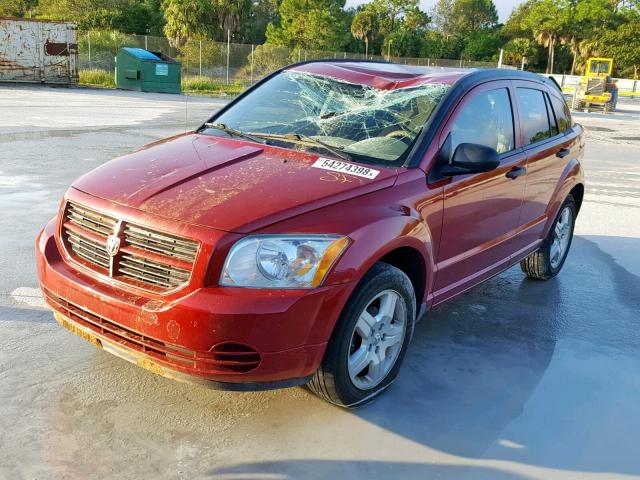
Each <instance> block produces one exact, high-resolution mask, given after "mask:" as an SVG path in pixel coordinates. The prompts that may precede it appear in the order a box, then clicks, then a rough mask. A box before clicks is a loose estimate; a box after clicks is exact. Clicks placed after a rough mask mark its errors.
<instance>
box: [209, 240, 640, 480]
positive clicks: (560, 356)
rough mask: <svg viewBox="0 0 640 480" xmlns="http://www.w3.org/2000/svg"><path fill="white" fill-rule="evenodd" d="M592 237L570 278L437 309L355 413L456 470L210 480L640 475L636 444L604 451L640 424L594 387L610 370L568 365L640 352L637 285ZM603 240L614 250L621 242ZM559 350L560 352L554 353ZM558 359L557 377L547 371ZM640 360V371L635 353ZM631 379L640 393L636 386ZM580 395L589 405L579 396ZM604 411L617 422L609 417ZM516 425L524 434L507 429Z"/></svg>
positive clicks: (263, 470) (327, 467)
mask: <svg viewBox="0 0 640 480" xmlns="http://www.w3.org/2000/svg"><path fill="white" fill-rule="evenodd" d="M591 240H598V238H595V237H592V238H591ZM591 240H587V239H586V238H583V237H575V239H574V244H573V247H572V249H573V250H572V252H571V254H570V256H569V258H568V260H567V263H566V265H565V267H564V270H563V272H562V274H561V275H560V276H559V277H557V278H556V279H553V280H551V281H548V282H540V281H535V280H529V279H526V278H524V276H523V274H522V273H521V272H520V269H519V267H514V268H512V269H510V270H509V271H507V272H505V273H503V274H501V275H500V276H498V277H496V278H494V279H492V280H490V281H488V282H486V283H484V284H483V285H481V286H479V287H477V288H475V289H473V290H471V291H470V292H468V293H466V294H464V295H462V296H461V297H459V298H458V299H456V300H454V301H452V302H449V303H447V304H444V305H442V306H440V307H437V308H435V309H434V310H432V311H430V312H429V313H428V314H427V316H426V318H425V320H423V321H422V322H421V323H420V324H419V325H418V326H417V328H416V333H415V336H414V339H413V343H412V345H411V348H410V350H409V353H408V355H407V358H406V359H405V364H404V366H403V369H402V371H401V374H400V376H399V378H398V380H397V381H396V382H395V384H394V385H392V387H391V388H390V389H389V390H388V391H387V392H385V394H384V395H382V396H380V397H379V398H378V399H376V401H375V402H373V403H371V404H370V405H368V406H366V407H363V408H361V409H359V410H354V411H353V412H352V414H353V415H356V416H358V417H360V418H361V419H364V420H366V421H368V422H371V423H373V424H375V425H377V426H379V427H382V428H384V429H386V430H388V431H390V432H393V433H395V434H398V435H401V436H403V437H405V438H407V439H409V440H412V441H414V442H419V443H420V444H422V445H424V446H426V447H428V448H430V449H434V450H438V451H439V452H442V453H444V454H445V455H453V456H455V457H458V459H459V460H462V462H461V463H460V464H458V465H446V463H448V462H446V461H445V462H443V463H445V465H442V464H429V463H424V464H421V463H401V462H398V463H395V462H391V463H388V462H366V461H365V462H360V461H343V460H335V461H323V460H322V461H319V460H313V459H309V460H304V459H298V460H292V461H282V462H263V463H247V464H242V465H237V466H235V467H231V468H226V469H217V470H216V469H214V470H211V471H210V472H209V475H211V476H212V477H214V478H218V477H220V478H234V479H235V478H252V479H254V478H256V479H262V478H349V477H356V476H357V477H361V476H369V473H372V472H375V475H371V476H373V477H376V478H460V475H463V473H464V472H465V471H466V470H468V468H469V465H468V461H471V462H474V461H476V460H479V459H482V460H480V461H477V462H475V465H474V466H473V469H474V471H473V475H471V476H469V475H467V474H464V478H474V479H476V478H483V479H484V478H486V479H492V480H497V479H516V478H518V479H519V478H530V477H528V476H527V477H521V476H520V475H518V474H516V473H512V472H509V471H506V470H504V469H499V470H494V469H493V468H491V467H490V465H487V462H501V461H505V462H511V463H513V462H515V464H518V463H520V464H525V465H530V466H532V467H533V468H534V469H537V468H542V469H552V470H551V471H555V473H556V474H558V473H559V476H558V477H557V478H567V477H565V476H563V472H564V473H566V474H567V475H568V474H571V475H572V476H571V478H576V476H579V475H580V472H592V473H601V474H603V475H604V476H603V478H607V474H614V473H615V474H622V475H638V474H640V461H638V459H637V456H636V455H634V454H633V451H632V450H633V448H632V447H628V446H627V447H622V451H614V450H615V449H612V448H611V444H609V445H602V443H603V442H604V443H606V442H609V441H610V440H612V441H614V442H616V441H620V442H621V443H625V442H627V441H631V440H632V437H631V438H627V439H624V436H625V435H627V434H629V433H631V432H632V428H630V426H629V425H628V424H626V422H628V421H627V420H625V419H627V418H633V417H638V416H640V408H638V407H634V406H633V405H634V404H635V402H634V401H633V400H631V404H630V405H629V404H624V405H623V406H622V407H620V408H618V407H617V406H616V403H618V402H619V399H618V398H613V397H615V395H617V393H614V390H615V387H613V388H612V393H611V395H612V398H610V399H608V398H607V396H606V392H604V398H603V399H600V395H601V392H597V391H594V390H593V389H596V388H598V381H599V378H600V377H601V376H602V375H600V374H601V373H603V374H604V375H607V373H606V369H607V368H608V366H604V367H603V369H604V370H605V372H595V373H594V376H595V378H596V380H595V381H593V378H587V379H585V378H582V376H584V375H587V376H588V375H589V372H586V373H584V372H580V371H577V368H576V367H575V365H574V364H573V362H574V359H573V357H572V356H571V355H573V353H571V355H570V356H569V357H570V359H569V360H566V357H567V353H566V352H567V351H568V352H573V350H572V349H573V348H574V347H575V348H576V349H577V351H578V352H579V353H578V354H577V355H583V353H580V346H583V345H590V347H589V349H591V348H593V349H594V350H602V351H603V352H604V354H603V357H602V358H604V359H606V358H608V357H609V356H611V355H614V356H615V355H617V354H618V352H623V353H625V354H627V353H629V352H632V353H633V352H637V351H638V349H639V348H640V337H639V336H638V333H637V332H638V330H639V329H638V328H637V326H638V317H637V315H638V311H639V308H638V307H639V306H640V305H639V302H640V278H638V277H636V276H635V275H633V274H631V273H629V272H628V271H627V270H625V269H624V268H622V267H621V266H619V265H618V264H616V263H615V262H614V261H613V259H612V258H611V257H610V256H609V255H607V254H605V253H603V252H602V251H601V250H600V249H599V248H598V246H597V245H596V243H594V242H593V241H591ZM607 241H609V242H613V243H614V244H615V242H616V237H609V238H608V239H607ZM620 242H621V243H624V244H625V248H629V244H630V243H634V246H635V251H638V249H639V248H640V239H628V238H627V239H620ZM614 246H615V245H614ZM632 251H633V249H632ZM558 342H561V344H562V349H561V350H559V351H558V352H556V349H557V348H558ZM609 349H611V350H609ZM588 351H590V350H588ZM612 352H613V353H612ZM585 355H587V357H588V356H589V355H591V353H586V354H585ZM554 358H555V360H554V361H555V365H554V367H553V369H552V370H553V373H549V374H547V370H548V369H549V368H550V366H549V365H550V362H551V361H552V359H554ZM588 360H589V358H586V359H584V361H585V362H587V361H588ZM580 361H582V360H581V359H580ZM594 362H595V363H596V365H597V364H598V363H602V360H601V359H600V358H595V360H594ZM632 362H637V357H636V356H634V357H632ZM612 364H613V365H615V362H612ZM565 370H567V371H568V372H571V371H572V370H573V373H574V374H575V375H576V377H577V378H572V377H571V376H569V375H566V372H565ZM630 370H631V371H632V372H633V371H634V370H633V369H630ZM611 374H612V375H615V374H616V373H615V372H611ZM545 375H548V377H550V378H551V380H548V381H547V383H549V384H551V385H556V386H557V383H554V382H557V380H558V377H559V381H560V384H562V382H566V384H565V386H564V388H563V387H560V388H557V389H552V390H551V391H545V393H544V394H543V397H542V398H539V396H536V397H535V398H532V397H533V396H534V395H535V392H536V390H537V389H538V385H539V383H540V382H541V379H542V378H543V377H544V376H545ZM631 382H635V384H636V385H637V378H635V377H633V378H632V379H631ZM604 383H606V381H605V382H604ZM546 389H547V385H545V387H544V388H543V390H546ZM622 391H623V394H627V393H630V392H627V391H626V390H622ZM584 395H586V396H587V398H586V399H585V398H581V396H584ZM636 398H637V397H636ZM608 402H610V403H608ZM528 404H531V406H530V407H529V410H534V412H531V411H529V412H528V414H527V415H525V420H522V419H519V417H520V416H521V415H522V414H523V412H524V411H525V410H527V406H528ZM607 409H610V410H611V411H615V415H613V414H611V415H609V412H607ZM535 410H540V412H535ZM629 410H631V411H629ZM576 412H577V413H576ZM607 415H609V417H610V418H609V420H608V422H609V423H610V424H606V425H605V426H604V427H603V429H604V431H603V430H600V431H593V430H591V429H593V428H594V426H593V425H588V424H589V422H590V421H591V420H592V419H596V418H598V417H599V416H603V417H606V416H607ZM545 416H548V419H549V423H548V424H546V423H545ZM527 419H528V420H527ZM518 422H520V423H523V422H524V424H525V426H526V427H521V428H520V429H517V428H515V429H511V430H510V429H509V426H510V425H511V424H512V423H515V424H516V425H517V424H518ZM526 422H529V423H530V424H529V425H527V423H526ZM536 422H538V423H539V425H536V424H535V423H536ZM571 422H575V423H571ZM531 423H533V424H531ZM632 423H633V428H637V427H640V424H638V421H633V422H632ZM596 428H597V425H596ZM574 429H575V431H572V430H574ZM600 436H602V438H599V437H600ZM619 436H621V438H618V437H619ZM455 457H452V458H454V460H453V463H455ZM465 463H466V464H467V465H466V466H464V465H465ZM507 470H508V469H507ZM345 472H346V474H345ZM535 478H539V477H535ZM543 478H549V477H546V475H543ZM554 478H555V477H554Z"/></svg>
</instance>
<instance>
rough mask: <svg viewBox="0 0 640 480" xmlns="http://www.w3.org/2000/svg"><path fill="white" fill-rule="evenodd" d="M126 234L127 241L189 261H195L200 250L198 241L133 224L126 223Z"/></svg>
mask: <svg viewBox="0 0 640 480" xmlns="http://www.w3.org/2000/svg"><path fill="white" fill-rule="evenodd" d="M124 236H125V241H126V242H127V243H130V244H132V245H136V246H137V247H140V248H142V249H145V250H149V251H152V252H154V253H160V254H163V255H167V256H170V257H174V258H179V259H181V260H185V261H188V262H193V261H194V260H195V257H196V253H197V252H198V244H197V242H193V241H190V240H183V239H180V238H175V237H172V236H169V235H166V234H162V233H160V232H156V231H155V230H151V229H146V228H143V227H139V226H135V225H131V224H127V225H126V227H125V229H124Z"/></svg>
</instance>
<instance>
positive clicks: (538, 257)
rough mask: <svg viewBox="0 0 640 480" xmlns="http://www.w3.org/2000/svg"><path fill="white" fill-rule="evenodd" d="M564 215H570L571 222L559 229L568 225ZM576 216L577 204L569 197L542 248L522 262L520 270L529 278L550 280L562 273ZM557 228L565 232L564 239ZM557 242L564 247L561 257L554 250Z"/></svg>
mask: <svg viewBox="0 0 640 480" xmlns="http://www.w3.org/2000/svg"><path fill="white" fill-rule="evenodd" d="M565 212H567V213H565ZM564 215H569V221H570V222H569V224H568V226H567V227H564V228H563V227H558V224H559V223H560V224H561V225H562V224H566V217H564ZM576 215H577V209H576V202H575V200H574V199H573V196H571V195H569V196H568V197H567V198H566V200H565V201H564V203H563V204H562V206H561V207H560V211H559V212H558V215H557V216H556V218H555V220H554V221H553V225H552V226H551V229H550V230H549V233H548V235H547V238H545V239H544V241H543V242H542V245H541V246H540V248H539V249H538V250H536V251H535V252H533V253H532V254H531V255H529V256H528V257H527V258H525V259H524V260H522V261H521V262H520V268H521V269H522V271H523V272H524V273H526V274H527V276H528V277H529V278H533V279H536V280H549V279H551V278H553V277H555V276H556V275H557V274H558V273H560V270H562V266H563V265H564V262H565V260H566V259H567V255H568V254H569V250H570V248H571V242H572V240H573V230H574V227H575V224H576ZM556 228H558V229H562V230H563V231H564V235H563V236H562V237H560V238H559V237H558V236H557V235H558V233H557V232H556ZM556 240H557V241H558V242H559V245H560V246H562V245H564V247H563V249H562V251H561V252H560V255H559V256H558V255H556V253H557V252H558V250H557V248H554V247H556V244H555V242H556Z"/></svg>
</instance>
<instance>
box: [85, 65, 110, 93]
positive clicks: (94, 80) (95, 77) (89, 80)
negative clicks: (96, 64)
mask: <svg viewBox="0 0 640 480" xmlns="http://www.w3.org/2000/svg"><path fill="white" fill-rule="evenodd" d="M78 75H79V76H80V85H91V86H93V87H106V88H115V86H116V80H115V78H114V75H113V72H108V71H107V70H99V69H95V68H94V69H92V70H80V71H79V72H78Z"/></svg>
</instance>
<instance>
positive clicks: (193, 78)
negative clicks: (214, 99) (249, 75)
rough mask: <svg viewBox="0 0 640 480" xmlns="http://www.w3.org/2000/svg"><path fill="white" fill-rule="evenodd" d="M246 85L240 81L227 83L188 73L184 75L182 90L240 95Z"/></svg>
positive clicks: (189, 92)
mask: <svg viewBox="0 0 640 480" xmlns="http://www.w3.org/2000/svg"><path fill="white" fill-rule="evenodd" d="M244 88H245V87H244V85H242V83H240V82H233V83H229V84H227V83H225V82H218V81H215V80H212V79H210V78H209V77H204V76H203V77H201V76H198V75H186V76H184V77H182V91H183V92H184V93H188V94H197V95H214V96H218V95H240V94H241V93H242V92H243V91H244Z"/></svg>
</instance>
